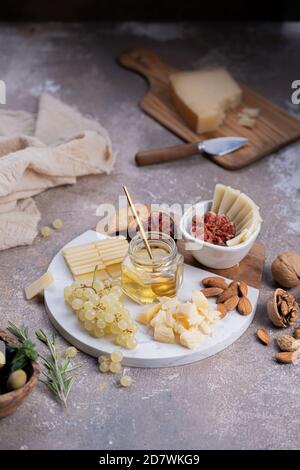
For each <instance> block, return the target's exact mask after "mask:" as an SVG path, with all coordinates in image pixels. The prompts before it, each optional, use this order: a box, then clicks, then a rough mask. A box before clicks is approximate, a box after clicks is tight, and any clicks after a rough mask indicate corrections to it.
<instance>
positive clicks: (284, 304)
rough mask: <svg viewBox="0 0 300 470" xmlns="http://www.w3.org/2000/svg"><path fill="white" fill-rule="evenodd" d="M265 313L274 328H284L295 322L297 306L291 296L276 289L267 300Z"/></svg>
mask: <svg viewBox="0 0 300 470" xmlns="http://www.w3.org/2000/svg"><path fill="white" fill-rule="evenodd" d="M267 311H268V316H269V318H270V320H271V322H272V323H273V324H274V325H275V326H278V327H283V328H286V327H287V326H289V325H293V324H294V323H295V322H296V320H297V317H298V311H299V305H298V303H297V302H296V299H295V297H294V296H293V295H292V294H290V293H289V292H286V291H285V290H283V289H276V290H275V292H273V294H272V295H271V296H270V298H269V300H268V304H267Z"/></svg>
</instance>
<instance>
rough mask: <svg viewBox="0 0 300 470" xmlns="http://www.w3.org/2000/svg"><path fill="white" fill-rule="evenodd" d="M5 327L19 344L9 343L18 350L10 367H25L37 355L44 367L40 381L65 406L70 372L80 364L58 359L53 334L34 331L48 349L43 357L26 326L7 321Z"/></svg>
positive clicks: (70, 386) (72, 381)
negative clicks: (48, 352)
mask: <svg viewBox="0 0 300 470" xmlns="http://www.w3.org/2000/svg"><path fill="white" fill-rule="evenodd" d="M7 329H8V331H9V332H10V333H11V334H13V335H14V336H15V337H16V338H17V339H18V341H19V342H20V344H21V345H20V346H18V345H15V344H10V346H11V347H13V348H15V349H17V350H18V351H17V354H16V355H15V357H14V360H13V364H12V369H13V370H17V369H22V368H23V367H25V365H26V364H27V361H28V360H33V361H35V360H36V359H37V357H38V356H39V357H40V358H41V359H42V361H43V365H44V367H45V369H44V370H43V372H42V374H43V376H44V377H45V378H44V379H42V380H41V382H43V383H44V384H45V385H47V387H48V388H49V389H50V390H51V392H52V393H54V395H55V396H56V397H57V398H58V399H59V400H61V401H62V403H63V404H64V405H65V406H67V399H68V396H69V393H70V391H71V388H72V386H73V384H74V381H75V378H74V376H72V374H71V372H72V371H74V370H75V369H77V368H78V367H80V365H79V364H78V365H75V366H72V365H71V363H70V360H69V359H68V358H64V359H62V360H61V361H60V360H59V355H58V352H57V350H56V345H55V336H54V335H53V336H47V335H46V334H45V333H44V332H43V330H38V331H36V333H35V334H36V336H37V338H38V339H39V340H40V341H41V342H42V343H44V344H45V345H46V346H47V348H48V349H49V351H50V356H49V357H45V356H43V355H42V354H41V353H39V352H37V351H36V349H35V348H36V344H35V343H34V342H33V341H31V340H30V339H29V335H28V327H26V326H25V325H21V326H17V325H15V324H14V323H12V322H9V326H8V328H7Z"/></svg>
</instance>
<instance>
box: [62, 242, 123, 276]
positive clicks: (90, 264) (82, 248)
mask: <svg viewBox="0 0 300 470" xmlns="http://www.w3.org/2000/svg"><path fill="white" fill-rule="evenodd" d="M127 252H128V242H127V240H126V239H125V238H124V237H115V238H107V239H105V240H99V241H96V242H92V243H86V244H84V245H79V246H75V247H72V248H66V249H65V250H64V251H63V256H64V258H65V260H66V262H67V264H68V266H69V268H70V271H71V273H72V275H73V277H74V279H76V280H84V279H86V280H89V279H91V278H92V276H93V274H94V270H95V267H96V266H97V271H96V275H97V278H98V279H107V278H108V277H113V278H115V277H118V276H120V274H121V263H122V261H123V259H124V258H125V256H126V255H127Z"/></svg>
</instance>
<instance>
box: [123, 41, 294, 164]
mask: <svg viewBox="0 0 300 470" xmlns="http://www.w3.org/2000/svg"><path fill="white" fill-rule="evenodd" d="M119 61H120V63H121V64H122V65H123V66H124V67H126V68H129V69H131V70H134V71H136V72H139V73H140V74H142V75H143V76H145V77H146V78H147V80H148V81H149V85H150V88H149V91H148V93H147V94H146V95H145V96H144V98H143V99H142V101H141V103H140V106H141V108H142V109H143V111H145V112H146V113H147V114H149V115H150V116H152V117H153V118H154V119H156V120H157V121H158V122H160V123H161V124H162V125H164V126H165V127H166V128H168V129H169V130H171V131H172V132H174V133H175V134H176V135H178V136H179V137H181V138H182V139H183V140H185V141H187V142H198V141H199V140H202V139H207V138H213V137H225V136H231V135H238V136H242V137H246V138H248V139H249V145H248V146H245V147H243V148H241V149H239V150H237V151H236V152H233V153H231V154H229V155H225V156H223V157H209V158H210V159H211V160H213V161H214V162H215V163H217V164H219V165H221V166H222V167H224V168H226V169H228V170H237V169H239V168H243V167H245V166H247V165H250V164H251V163H253V162H255V161H257V160H259V159H261V158H263V157H264V156H266V155H268V154H270V153H272V152H276V151H277V150H279V149H280V148H281V147H283V146H285V145H287V144H289V143H291V142H293V141H295V140H297V139H299V138H300V121H299V120H298V119H296V118H294V117H293V116H290V115H289V114H288V113H286V112H285V111H284V110H283V109H281V108H279V107H278V106H276V105H274V104H272V103H271V102H270V101H268V100H267V99H265V98H264V97H262V96H260V95H259V94H257V93H255V92H254V91H253V90H251V89H250V88H248V87H247V86H246V85H244V84H242V83H240V86H241V88H242V91H243V102H242V104H241V105H240V106H239V107H237V108H236V109H235V110H233V111H229V112H228V113H227V114H226V119H225V122H224V124H223V125H222V126H221V127H220V129H218V130H217V131H214V132H210V133H206V134H201V135H199V134H197V133H195V132H194V131H192V130H191V129H189V128H188V127H187V125H186V123H185V122H184V120H183V119H182V118H181V116H180V115H179V114H178V112H177V111H176V109H175V108H174V106H173V103H172V101H171V97H170V93H169V83H168V76H169V75H170V73H172V72H177V71H178V69H175V68H173V67H170V66H168V65H167V64H164V63H163V62H161V61H160V59H159V57H158V56H157V55H156V54H155V53H154V52H153V51H151V50H149V49H143V48H139V49H132V50H129V51H127V52H124V53H123V54H122V55H121V56H120V58H119ZM243 107H253V108H260V110H261V113H260V116H259V117H258V119H257V122H256V125H255V127H254V128H253V129H247V128H245V127H243V126H240V125H239V124H238V114H239V112H240V111H241V109H242V108H243Z"/></svg>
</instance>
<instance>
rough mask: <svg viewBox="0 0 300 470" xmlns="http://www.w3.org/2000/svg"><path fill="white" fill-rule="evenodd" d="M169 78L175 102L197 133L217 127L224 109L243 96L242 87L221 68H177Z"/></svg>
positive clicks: (222, 118)
mask: <svg viewBox="0 0 300 470" xmlns="http://www.w3.org/2000/svg"><path fill="white" fill-rule="evenodd" d="M169 80H170V90H171V98H172V100H173V103H174V106H175V107H176V109H177V110H178V112H179V113H180V114H181V116H182V117H183V119H184V120H185V121H186V122H187V124H188V125H189V126H190V127H191V128H192V129H193V130H194V131H196V132H198V133H199V134H201V133H203V132H208V131H214V130H216V129H218V127H219V126H220V125H221V124H222V122H223V121H224V118H225V111H226V110H228V109H229V108H234V107H236V106H237V105H238V104H240V102H241V99H242V90H241V88H240V87H239V85H238V84H237V82H236V81H235V80H234V79H233V78H232V77H231V75H230V74H229V73H228V72H227V71H226V70H224V69H212V70H192V71H186V72H177V73H174V74H172V75H170V77H169Z"/></svg>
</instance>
